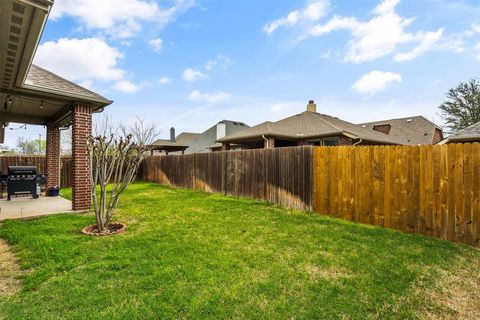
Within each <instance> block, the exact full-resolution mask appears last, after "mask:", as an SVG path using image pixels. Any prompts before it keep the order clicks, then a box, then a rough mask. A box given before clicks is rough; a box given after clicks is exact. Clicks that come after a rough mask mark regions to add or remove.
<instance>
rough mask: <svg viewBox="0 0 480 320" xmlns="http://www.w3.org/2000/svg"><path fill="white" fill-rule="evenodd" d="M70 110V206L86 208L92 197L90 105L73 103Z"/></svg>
mask: <svg viewBox="0 0 480 320" xmlns="http://www.w3.org/2000/svg"><path fill="white" fill-rule="evenodd" d="M72 111H73V125H72V158H73V166H72V187H73V199H72V200H73V202H72V208H73V210H88V209H90V206H91V201H92V199H91V198H92V197H91V190H90V176H89V174H90V173H89V165H90V164H89V159H88V151H87V139H88V137H89V136H91V134H92V107H91V106H90V105H85V104H75V105H74V106H73V110H72Z"/></svg>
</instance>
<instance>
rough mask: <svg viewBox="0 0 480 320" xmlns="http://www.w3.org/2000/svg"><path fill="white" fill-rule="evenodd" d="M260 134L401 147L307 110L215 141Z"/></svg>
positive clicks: (376, 134)
mask: <svg viewBox="0 0 480 320" xmlns="http://www.w3.org/2000/svg"><path fill="white" fill-rule="evenodd" d="M262 135H265V136H275V137H283V138H290V139H299V138H316V137H328V136H333V135H350V136H354V137H355V138H358V139H364V140H367V141H371V142H379V143H386V144H402V143H401V142H400V141H399V140H397V139H395V138H394V137H390V136H388V135H385V134H383V133H379V132H377V131H373V130H369V129H367V128H363V127H361V126H358V125H356V124H353V123H350V122H347V121H344V120H341V119H338V118H335V117H332V116H329V115H325V114H320V113H316V112H310V111H305V112H302V113H300V114H296V115H293V116H291V117H288V118H285V119H282V120H280V121H277V122H269V121H267V122H263V123H261V124H259V125H257V126H254V127H251V128H248V129H245V130H243V131H240V132H237V133H235V134H232V135H229V136H227V137H225V138H222V139H219V140H218V142H235V141H242V140H248V139H255V138H258V137H261V136H262Z"/></svg>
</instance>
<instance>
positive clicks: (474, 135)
mask: <svg viewBox="0 0 480 320" xmlns="http://www.w3.org/2000/svg"><path fill="white" fill-rule="evenodd" d="M447 140H448V141H465V140H480V121H479V122H477V123H474V124H472V125H471V126H468V127H466V128H464V129H462V130H460V131H458V132H457V133H455V134H452V135H450V136H449V137H448V138H447Z"/></svg>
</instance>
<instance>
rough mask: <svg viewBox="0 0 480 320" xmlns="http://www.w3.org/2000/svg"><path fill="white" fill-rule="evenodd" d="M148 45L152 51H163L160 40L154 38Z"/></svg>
mask: <svg viewBox="0 0 480 320" xmlns="http://www.w3.org/2000/svg"><path fill="white" fill-rule="evenodd" d="M148 45H149V46H150V47H151V48H152V49H153V51H155V52H160V51H162V49H163V40H162V39H160V38H155V39H152V40H150V41H149V42H148Z"/></svg>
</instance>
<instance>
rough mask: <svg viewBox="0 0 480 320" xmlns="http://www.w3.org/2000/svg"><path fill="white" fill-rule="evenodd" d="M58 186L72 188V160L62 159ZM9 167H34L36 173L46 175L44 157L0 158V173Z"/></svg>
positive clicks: (68, 158)
mask: <svg viewBox="0 0 480 320" xmlns="http://www.w3.org/2000/svg"><path fill="white" fill-rule="evenodd" d="M60 165H61V168H60V186H62V187H71V186H72V174H71V171H72V158H71V157H62V161H61V163H60ZM9 166H35V167H37V172H38V173H46V172H47V169H46V158H45V156H0V172H5V173H6V172H8V167H9Z"/></svg>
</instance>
